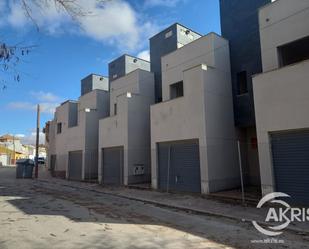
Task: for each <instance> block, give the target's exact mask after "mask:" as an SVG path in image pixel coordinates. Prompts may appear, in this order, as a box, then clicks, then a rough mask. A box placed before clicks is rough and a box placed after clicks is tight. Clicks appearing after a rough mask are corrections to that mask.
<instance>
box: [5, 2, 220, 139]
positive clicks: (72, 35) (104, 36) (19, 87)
mask: <svg viewBox="0 0 309 249" xmlns="http://www.w3.org/2000/svg"><path fill="white" fill-rule="evenodd" d="M42 1H43V0H42ZM76 1H78V4H79V6H81V7H82V9H83V11H84V12H87V13H89V14H87V15H86V16H84V17H81V18H79V20H78V22H76V21H73V20H72V19H71V18H70V17H69V16H68V15H66V13H64V12H63V11H61V10H59V8H55V7H54V5H53V4H50V5H48V6H46V7H45V8H44V10H43V9H37V7H35V6H31V7H32V12H31V13H32V18H33V20H34V21H35V22H34V21H33V20H31V19H30V18H28V17H27V15H25V11H24V9H23V8H22V7H21V5H20V4H19V3H20V2H19V1H13V0H0V43H6V44H9V45H16V44H17V45H18V46H26V47H28V46H33V48H32V49H31V50H30V52H29V53H28V54H26V55H24V56H22V57H21V60H20V61H19V62H18V64H17V66H16V68H14V69H13V70H14V71H15V72H16V73H13V72H12V71H10V72H7V71H5V72H4V71H3V70H1V69H2V68H0V87H1V88H0V135H1V134H4V133H10V134H15V135H17V136H20V137H21V138H22V141H23V142H24V143H33V141H34V139H35V133H34V131H35V126H36V105H37V104H40V105H41V109H42V112H41V128H42V127H44V125H45V122H46V121H48V120H50V119H52V118H53V112H54V109H55V107H56V106H57V105H59V104H60V103H62V102H63V101H65V100H67V99H71V100H75V99H78V97H79V96H80V80H81V79H82V78H84V77H86V76H87V75H88V74H90V73H96V74H101V75H107V65H108V63H109V62H110V61H112V60H113V59H115V58H117V57H119V56H120V55H122V54H124V53H127V54H131V55H135V56H139V57H141V58H143V59H149V41H148V39H149V38H150V37H151V36H153V35H154V34H156V33H158V32H159V31H161V30H163V29H164V28H166V27H168V26H170V25H171V24H173V23H175V22H178V23H181V24H183V25H185V26H187V27H188V28H190V29H193V30H195V31H197V32H199V33H201V34H207V33H209V32H216V33H218V34H220V33H221V31H220V17H219V0H108V1H106V2H105V3H103V4H102V3H99V4H98V2H97V0H76ZM28 2H31V1H29V0H28ZM0 65H1V63H0ZM16 75H19V78H20V80H19V81H17V80H16V79H14V76H15V77H16ZM4 85H5V86H6V88H5V89H3V86H4ZM42 137H43V136H42Z"/></svg>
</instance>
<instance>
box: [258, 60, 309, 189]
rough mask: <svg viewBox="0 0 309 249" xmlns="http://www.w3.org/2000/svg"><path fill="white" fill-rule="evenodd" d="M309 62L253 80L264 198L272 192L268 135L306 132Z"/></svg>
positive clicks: (308, 124) (307, 123) (308, 122)
mask: <svg viewBox="0 0 309 249" xmlns="http://www.w3.org/2000/svg"><path fill="white" fill-rule="evenodd" d="M308 79H309V61H308V60H307V61H303V62H300V63H297V64H294V65H291V66H287V67H284V68H281V69H278V70H275V71H270V72H268V73H264V74H260V75H257V76H255V77H254V78H253V90H254V91H253V92H254V102H255V116H256V124H257V136H258V147H259V161H260V172H261V184H262V191H263V193H264V194H267V193H269V192H273V191H274V181H273V169H272V158H271V149H270V148H271V147H270V146H271V144H270V140H269V134H270V133H271V132H278V131H287V130H294V129H308V128H309V115H308V106H309V98H308V96H309V84H308Z"/></svg>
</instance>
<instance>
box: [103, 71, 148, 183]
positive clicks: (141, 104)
mask: <svg viewBox="0 0 309 249" xmlns="http://www.w3.org/2000/svg"><path fill="white" fill-rule="evenodd" d="M153 103H154V76H153V73H150V72H148V71H145V70H142V69H136V70H135V71H133V72H130V73H129V74H127V75H125V76H123V77H121V78H118V79H117V80H114V81H112V82H111V89H110V114H111V116H110V117H108V118H104V119H101V120H100V124H99V164H98V172H99V181H100V182H101V183H104V182H103V177H102V176H103V174H104V172H103V170H102V169H103V161H104V158H103V153H102V149H104V148H110V147H119V146H121V147H123V150H124V154H123V159H122V160H123V170H122V171H123V183H124V184H125V185H128V184H133V183H139V182H149V181H150V168H151V167H150V105H151V104H153ZM138 167H143V172H139V173H136V171H138V169H137V168H138Z"/></svg>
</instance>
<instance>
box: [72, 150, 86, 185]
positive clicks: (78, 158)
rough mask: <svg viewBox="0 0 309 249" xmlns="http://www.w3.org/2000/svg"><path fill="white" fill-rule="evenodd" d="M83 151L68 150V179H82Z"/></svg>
mask: <svg viewBox="0 0 309 249" xmlns="http://www.w3.org/2000/svg"><path fill="white" fill-rule="evenodd" d="M82 164H83V151H81V150H78V151H70V152H69V179H70V180H77V181H81V180H82Z"/></svg>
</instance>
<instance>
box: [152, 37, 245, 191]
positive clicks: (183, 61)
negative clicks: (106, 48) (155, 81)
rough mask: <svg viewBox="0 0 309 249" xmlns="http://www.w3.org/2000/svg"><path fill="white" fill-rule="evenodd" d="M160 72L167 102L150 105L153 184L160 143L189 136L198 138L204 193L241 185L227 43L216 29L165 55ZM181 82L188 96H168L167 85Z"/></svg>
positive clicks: (155, 185) (189, 137)
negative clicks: (173, 97) (215, 32)
mask: <svg viewBox="0 0 309 249" xmlns="http://www.w3.org/2000/svg"><path fill="white" fill-rule="evenodd" d="M223 44H224V46H222V45H223ZM162 72H163V76H162V79H163V85H162V89H163V98H164V100H165V102H162V103H160V104H156V105H153V106H151V151H152V157H151V160H152V174H151V177H152V186H153V187H154V188H157V187H158V179H157V178H158V175H157V172H158V165H157V151H156V149H157V143H159V142H167V141H177V140H186V139H198V140H199V146H200V168H201V188H202V189H201V192H202V193H209V192H214V191H218V190H220V189H225V188H230V187H235V186H237V185H238V184H239V180H238V177H239V173H238V172H239V171H238V170H237V169H238V168H237V167H238V165H237V162H238V161H237V150H236V143H235V129H234V123H233V122H234V121H233V119H234V117H233V107H232V91H231V82H230V65H229V48H228V42H227V41H226V40H224V39H222V38H221V37H219V36H218V35H216V34H214V33H211V34H209V35H207V36H205V37H202V38H200V39H198V40H196V41H194V42H192V43H190V44H188V45H186V46H184V47H182V48H180V49H178V50H177V51H175V52H173V53H170V54H169V55H167V56H164V57H163V58H162ZM181 80H183V87H184V96H183V97H179V98H176V99H173V100H169V99H170V97H169V95H170V93H169V91H170V88H169V86H170V85H171V84H173V83H175V82H178V81H181ZM223 155H224V156H223Z"/></svg>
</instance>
